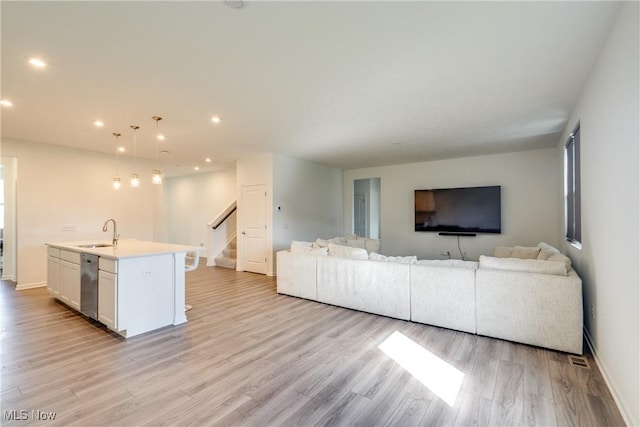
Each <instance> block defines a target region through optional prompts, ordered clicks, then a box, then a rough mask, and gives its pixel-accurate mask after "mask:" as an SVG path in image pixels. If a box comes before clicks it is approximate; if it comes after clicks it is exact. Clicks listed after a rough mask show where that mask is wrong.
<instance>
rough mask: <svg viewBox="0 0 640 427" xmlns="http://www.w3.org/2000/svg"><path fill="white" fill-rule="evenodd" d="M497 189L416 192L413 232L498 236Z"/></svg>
mask: <svg viewBox="0 0 640 427" xmlns="http://www.w3.org/2000/svg"><path fill="white" fill-rule="evenodd" d="M500 193H501V191H500V186H499V185H496V186H491V187H467V188H443V189H436V190H415V231H435V232H441V233H461V234H462V233H501V232H502V216H501V200H500Z"/></svg>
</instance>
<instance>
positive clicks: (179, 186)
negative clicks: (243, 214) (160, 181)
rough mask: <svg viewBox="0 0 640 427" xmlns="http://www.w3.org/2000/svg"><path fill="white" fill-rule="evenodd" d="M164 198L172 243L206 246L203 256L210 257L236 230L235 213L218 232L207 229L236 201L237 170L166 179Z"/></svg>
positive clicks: (168, 233)
mask: <svg viewBox="0 0 640 427" xmlns="http://www.w3.org/2000/svg"><path fill="white" fill-rule="evenodd" d="M164 197H165V201H166V202H165V212H166V213H165V217H164V220H165V221H166V224H167V237H168V241H169V242H170V243H178V244H184V245H192V246H206V248H207V253H206V254H205V253H201V254H200V256H208V255H210V254H211V253H212V252H214V251H215V252H217V251H218V250H221V249H222V246H223V245H224V243H225V242H226V241H227V239H228V238H229V237H230V236H231V235H232V234H234V233H235V231H236V229H235V228H236V223H235V214H234V216H233V217H230V218H229V219H228V220H227V221H225V222H224V223H223V224H222V225H221V226H220V227H218V229H216V230H215V231H213V230H211V229H210V227H207V224H208V223H209V222H211V220H213V219H214V218H215V217H216V216H217V215H218V214H219V213H220V212H222V211H223V210H224V209H225V208H226V207H227V206H229V205H230V204H231V203H232V202H233V201H234V200H236V170H235V169H228V170H224V171H219V172H211V173H206V174H198V175H191V176H183V177H176V178H169V179H166V180H165V187H164Z"/></svg>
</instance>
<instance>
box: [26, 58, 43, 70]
mask: <svg viewBox="0 0 640 427" xmlns="http://www.w3.org/2000/svg"><path fill="white" fill-rule="evenodd" d="M29 64H31V65H33V66H34V67H36V68H44V67H46V66H47V63H46V62H44V61H43V60H42V59H40V58H29Z"/></svg>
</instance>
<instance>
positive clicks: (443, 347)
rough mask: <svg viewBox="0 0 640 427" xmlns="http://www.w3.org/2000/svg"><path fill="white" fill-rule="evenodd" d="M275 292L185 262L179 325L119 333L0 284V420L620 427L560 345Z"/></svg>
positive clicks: (592, 377)
mask: <svg viewBox="0 0 640 427" xmlns="http://www.w3.org/2000/svg"><path fill="white" fill-rule="evenodd" d="M275 285H276V281H275V279H273V278H269V277H266V276H261V275H256V274H251V273H238V272H235V271H232V270H227V269H222V268H215V267H206V266H201V267H200V268H199V269H197V270H196V271H194V272H191V273H188V274H187V303H189V304H191V305H193V309H192V310H191V311H189V312H188V313H187V317H188V319H189V322H188V323H187V324H185V325H180V326H177V327H168V328H164V329H162V330H159V331H155V332H151V333H148V334H144V335H141V336H137V337H133V338H130V339H127V340H125V339H122V338H120V337H118V336H117V335H115V334H113V333H111V332H109V331H108V330H107V329H105V328H104V327H102V326H101V325H100V324H98V323H96V322H92V321H90V320H88V319H87V318H86V317H83V316H81V315H79V314H78V313H76V312H74V311H73V310H71V309H68V308H66V307H65V306H64V305H62V304H60V303H58V302H56V301H55V300H54V299H53V298H51V297H50V296H49V295H48V294H47V293H46V290H45V289H44V288H39V289H32V290H24V291H15V289H14V286H13V285H12V284H11V283H8V282H2V283H1V285H0V309H1V314H0V321H1V341H0V345H1V347H0V357H1V362H2V372H1V375H2V376H1V383H2V386H1V392H2V394H1V396H0V397H1V404H2V411H3V414H2V417H3V418H2V420H1V421H0V424H2V425H7V426H12V425H19V426H28V425H51V426H53V425H64V426H67V425H79V426H106V425H119V426H140V425H149V426H156V425H157V426H164V425H167V426H169V425H194V426H200V425H219V426H236V425H238V426H241V425H248V426H279V425H283V426H311V425H314V426H316V425H317V426H342V425H345V426H346V425H354V426H386V425H392V426H420V425H424V426H438V425H441V426H489V425H490V426H494V425H496V426H497V425H509V426H516V425H530V426H536V425H537V426H553V425H563V426H564V425H567V426H604V425H606V426H616V425H620V426H621V425H624V422H623V420H622V418H621V416H620V413H619V411H618V409H617V407H616V405H615V403H614V401H613V399H612V397H611V394H610V393H609V391H608V389H607V387H606V385H605V383H604V380H603V378H602V376H601V374H600V372H599V371H598V369H597V367H596V364H595V362H594V361H593V359H592V358H591V356H590V355H586V357H587V358H588V360H589V365H590V368H589V369H587V368H581V367H577V366H574V365H572V364H570V363H569V360H568V358H567V355H566V354H564V353H559V352H553V351H549V350H545V349H540V348H535V347H530V346H525V345H520V344H515V343H511V342H506V341H501V340H495V339H491V338H486V337H481V336H476V335H471V334H466V333H463V332H457V331H451V330H447V329H441V328H436V327H431V326H427V325H421V324H416V323H410V322H405V321H401V320H396V319H390V318H386V317H381V316H376V315H372V314H367V313H361V312H357V311H352V310H348V309H343V308H339V307H333V306H329V305H324V304H320V303H316V302H311V301H306V300H303V299H298V298H293V297H288V296H284V295H278V294H277V293H276V291H275V288H276V286H275ZM395 331H398V332H400V333H402V334H403V335H404V336H406V337H408V338H410V339H411V340H412V341H414V342H415V343H417V344H419V345H420V346H421V347H422V348H424V349H426V350H427V351H428V352H430V353H431V354H433V355H435V356H437V357H438V358H440V359H441V360H444V361H445V362H446V363H447V364H449V365H450V366H452V367H453V368H455V369H457V370H459V371H461V372H462V373H463V374H464V377H463V379H462V384H461V385H460V387H459V389H458V390H457V395H456V396H457V397H456V399H455V404H454V405H453V406H449V405H448V404H447V403H446V402H445V401H444V400H443V399H442V398H441V397H440V396H439V395H438V394H437V393H436V392H435V391H432V390H431V389H429V388H428V387H427V386H425V385H423V384H422V383H421V382H420V381H419V380H417V379H416V378H415V377H414V376H413V375H412V374H410V373H409V372H408V371H407V370H405V369H404V368H403V367H401V366H400V365H398V364H397V363H396V362H395V361H394V360H392V359H391V358H389V357H388V356H387V355H386V354H385V353H384V352H383V351H381V350H380V349H379V348H378V346H379V345H380V344H381V343H382V342H383V341H385V339H386V338H387V337H389V336H390V335H391V334H392V333H394V332H395ZM419 362H420V363H423V364H424V363H425V362H424V360H420V361H419ZM441 382H442V383H443V384H444V385H447V384H450V383H451V380H450V379H449V378H447V377H444V378H443V379H442V381H441ZM434 388H435V387H434ZM37 411H40V412H37ZM51 413H55V419H53V420H51V419H48V420H45V419H37V418H38V417H40V418H47V417H51V416H52V414H51ZM22 418H23V419H22Z"/></svg>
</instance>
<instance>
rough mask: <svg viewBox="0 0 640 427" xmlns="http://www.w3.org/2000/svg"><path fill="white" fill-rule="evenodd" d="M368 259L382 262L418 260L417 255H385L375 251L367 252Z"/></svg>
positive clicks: (410, 262) (414, 261) (403, 262)
mask: <svg viewBox="0 0 640 427" xmlns="http://www.w3.org/2000/svg"><path fill="white" fill-rule="evenodd" d="M369 259H370V260H372V261H384V262H397V263H400V264H415V263H416V261H418V257H417V256H415V255H412V256H386V255H380V254H378V253H375V252H371V253H370V254H369Z"/></svg>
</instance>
